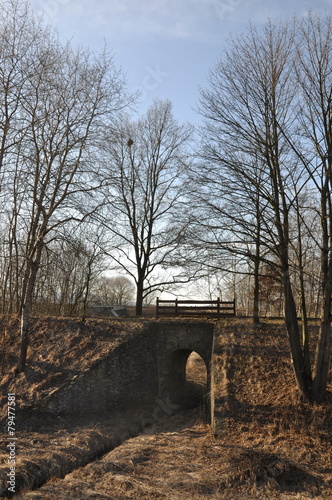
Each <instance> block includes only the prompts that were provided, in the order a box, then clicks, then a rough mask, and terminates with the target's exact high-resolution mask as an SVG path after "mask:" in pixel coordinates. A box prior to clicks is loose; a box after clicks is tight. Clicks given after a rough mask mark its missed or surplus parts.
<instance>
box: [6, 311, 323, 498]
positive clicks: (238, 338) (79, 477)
mask: <svg viewBox="0 0 332 500" xmlns="http://www.w3.org/2000/svg"><path fill="white" fill-rule="evenodd" d="M40 321H42V320H40ZM118 325H119V323H116V322H115V325H113V326H111V324H110V329H112V328H113V329H115V330H116V328H117V326H118ZM40 326H42V325H40ZM122 326H123V325H122ZM67 327H68V330H67V334H65V333H64V332H65V328H64V325H63V328H62V335H64V336H65V337H66V335H68V337H70V336H71V335H73V337H71V339H73V338H76V340H75V344H74V346H76V347H74V346H72V347H71V348H69V349H68V350H67V351H65V350H63V351H62V357H61V360H62V363H63V367H64V369H68V366H69V365H70V364H71V363H72V362H73V363H74V357H75V356H74V352H75V349H79V346H81V342H80V341H79V337H80V336H81V337H82V332H81V333H80V334H79V333H78V330H74V332H72V333H69V331H70V329H71V326H70V324H69V323H67ZM89 328H91V330H92V329H93V328H95V333H94V334H92V333H91V330H89V331H90V335H91V336H93V335H95V341H94V342H93V343H91V344H89V335H87V337H88V338H87V339H86V340H84V346H85V347H84V348H83V345H82V346H81V348H82V350H81V355H82V356H84V354H83V353H84V352H85V353H86V354H87V361H86V363H88V362H90V361H91V360H92V359H94V356H97V355H98V354H97V352H96V351H94V349H95V348H97V346H98V348H102V345H103V341H102V338H100V340H99V341H98V340H97V337H98V335H97V333H96V331H97V328H96V326H95V327H92V326H90V327H89ZM137 328H138V329H139V328H140V325H136V326H135V324H134V323H131V326H130V327H129V326H128V329H129V330H131V333H133V332H134V331H135V329H137ZM218 328H219V331H218V343H219V345H220V348H221V349H220V352H219V354H218V355H221V353H222V352H224V353H227V363H226V364H227V366H224V370H225V373H227V376H226V381H225V380H224V382H223V383H226V385H227V390H228V398H227V400H226V401H225V408H223V412H222V414H220V422H221V425H220V427H219V429H221V432H220V433H219V436H214V435H212V433H211V429H210V427H209V426H208V425H205V424H203V423H202V415H201V413H200V410H199V409H196V410H191V411H189V412H183V413H181V414H178V415H175V416H172V417H168V416H165V418H164V419H163V420H160V421H159V422H156V423H155V424H154V425H152V426H149V427H145V426H144V425H143V426H142V425H141V424H142V422H144V419H143V417H142V415H143V413H144V414H145V415H148V414H149V411H151V409H149V408H144V409H142V408H141V409H137V410H136V411H134V412H124V413H121V412H120V413H119V414H118V415H111V416H107V415H99V416H98V418H97V419H96V420H94V421H93V422H91V421H86V422H84V421H81V422H79V421H75V422H68V421H65V420H63V419H56V420H55V421H54V420H53V421H52V420H51V419H50V417H48V418H47V419H45V418H44V417H42V420H40V417H38V415H35V416H34V417H31V414H29V419H28V420H27V419H24V418H23V415H22V420H21V422H20V423H19V426H20V436H19V449H18V463H17V467H18V480H20V481H22V487H23V491H24V492H22V493H21V495H18V496H17V497H16V498H22V499H23V498H24V499H30V498H31V499H33V498H35V499H37V498H38V499H39V498H40V499H45V500H55V499H57V500H61V499H67V498H69V495H70V498H72V499H113V500H120V499H121V500H126V499H132V500H138V499H141V498H142V499H147V500H150V499H151V500H152V499H165V500H166V499H167V500H173V499H174V500H175V499H181V500H182V499H184V500H196V499H203V498H206V499H216V500H217V499H218V500H219V499H227V500H232V499H234V500H235V499H236V500H238V499H240V500H241V499H243V500H245V499H255V498H261V499H266V500H273V499H282V500H286V499H290V498H292V499H293V498H294V499H298V500H304V499H307V498H308V499H309V498H317V499H332V417H331V413H332V412H331V409H332V401H331V392H332V384H331V377H330V385H329V397H328V401H327V402H326V404H324V405H321V406H317V405H315V406H310V405H308V404H304V403H302V402H300V401H299V400H298V398H297V393H296V390H295V388H294V379H293V373H292V367H291V363H290V361H289V351H288V345H287V339H286V335H285V332H284V327H283V325H282V324H281V323H275V324H273V323H270V324H267V323H265V324H262V325H260V326H259V327H256V328H253V327H252V325H251V324H250V323H249V322H245V321H243V320H241V321H240V320H227V322H223V323H222V322H221V323H219V326H218ZM42 330H43V334H42V335H41V337H40V340H39V341H38V345H40V346H43V348H44V349H45V352H47V353H48V362H49V365H48V371H49V372H52V371H53V376H51V374H49V377H50V378H49V381H50V382H51V381H52V383H54V381H56V380H57V378H56V375H55V373H57V371H58V370H59V366H60V365H59V364H58V363H59V360H58V357H57V356H56V349H54V350H53V351H52V346H51V345H50V344H51V341H52V337H51V338H50V339H49V341H47V337H45V333H46V331H47V330H48V328H46V327H45V326H44V327H43V328H42ZM115 330H112V331H113V332H114V339H115V341H118V340H116V339H118V338H119V339H120V341H121V338H123V337H121V335H122V334H121V332H118V333H117V334H116V332H115ZM127 333H129V334H131V333H130V332H127ZM59 335H60V329H59ZM117 335H118V336H117ZM60 336H61V335H60ZM53 339H54V338H53ZM90 340H91V339H90ZM82 342H83V340H82ZM99 342H100V343H99ZM63 344H64V345H68V346H70V345H71V343H70V339H69V338H68V339H63ZM94 346H95V347H94ZM104 348H106V347H105V346H104ZM93 351H94V352H93ZM51 352H53V355H52V354H51ZM65 352H67V353H68V359H69V360H71V361H68V362H67V360H66V357H65ZM88 359H89V360H90V361H88ZM37 360H38V358H37ZM231 360H233V361H234V362H232V361H231ZM220 361H221V360H220ZM191 362H192V364H193V365H194V366H195V365H196V366H197V365H199V360H197V359H196V361H195V358H194V359H192V360H191ZM84 363H85V361H84ZM85 366H87V365H85ZM72 369H74V370H75V369H76V370H78V369H79V365H78V364H77V365H75V364H74V367H72ZM200 373H201V374H202V371H200ZM193 374H194V371H191V378H194V376H193ZM8 377H9V375H8V374H7V375H5V377H4V381H5V382H4V384H3V385H2V387H3V388H4V389H5V390H7V388H8V387H12V386H9V385H8V380H7V378H8ZM26 378H27V381H26V384H28V385H29V386H31V387H30V389H29V397H28V400H29V401H30V400H31V399H32V398H33V397H37V396H38V391H40V392H41V393H43V394H44V393H45V391H46V385H47V384H45V383H44V385H43V384H41V381H37V382H36V383H35V382H34V381H33V380H32V381H29V380H28V375H27V377H26ZM11 383H14V382H11ZM35 384H37V385H38V384H41V385H38V386H36V387H33V388H32V386H34V385H35ZM217 389H218V388H217ZM15 390H16V391H17V393H18V392H19V386H18V385H17V386H16V387H15ZM24 420H25V421H24ZM137 434H139V435H137ZM135 435H137V437H133V436H135ZM5 442H6V441H5V439H4V440H3V446H2V450H5ZM121 442H122V444H121V445H120V446H117V445H118V444H120V443H121ZM5 453H6V452H5ZM5 453H3V454H2V457H1V458H5ZM89 462H90V463H89ZM2 463H4V461H2ZM85 464H86V465H85ZM5 472H6V465H5V463H4V465H3V466H2V467H1V469H0V473H1V476H2V478H4V474H5ZM43 483H45V484H44V485H43V486H41V487H39V486H40V485H41V484H43ZM33 488H38V489H36V490H35V491H30V492H29V491H28V490H31V489H33Z"/></svg>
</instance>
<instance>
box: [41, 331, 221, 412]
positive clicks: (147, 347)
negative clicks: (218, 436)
mask: <svg viewBox="0 0 332 500" xmlns="http://www.w3.org/2000/svg"><path fill="white" fill-rule="evenodd" d="M213 344H214V325H213V324H210V323H204V322H184V321H181V322H172V321H168V322H159V321H156V322H147V323H146V325H145V327H144V328H143V331H141V332H140V333H137V334H135V335H134V336H132V337H130V338H129V339H128V340H126V341H124V342H123V343H121V344H120V345H118V346H116V347H115V348H114V349H113V350H112V351H111V352H110V353H109V354H108V355H107V356H106V357H104V358H101V359H99V360H98V361H97V362H95V363H94V365H93V366H92V367H90V369H89V370H88V371H85V372H82V373H81V374H79V375H77V376H75V377H74V378H72V379H71V380H68V381H67V382H66V383H65V384H64V385H63V386H62V387H60V388H58V389H56V390H55V391H54V392H53V393H52V394H51V395H50V396H48V397H47V398H46V399H45V400H44V401H43V402H42V403H41V405H40V406H41V407H43V409H44V410H46V411H48V412H51V413H53V414H67V415H68V414H72V415H75V414H76V415H79V414H84V415H86V414H89V413H90V414H91V413H93V414H102V415H103V414H104V415H105V414H107V413H108V412H110V411H112V410H119V409H124V410H130V409H133V408H137V407H142V406H143V405H149V404H156V402H158V404H159V405H161V406H163V407H164V409H165V411H166V412H168V413H169V414H170V413H171V412H172V411H173V410H174V409H182V408H184V407H186V405H187V403H188V384H187V381H186V365H187V360H188V357H189V355H190V354H191V353H192V352H196V353H197V354H199V356H201V358H202V359H203V361H204V363H205V366H206V375H207V376H206V380H207V386H206V392H205V403H206V405H205V406H206V411H207V415H208V419H210V417H211V415H212V405H213V402H212V401H211V398H210V394H211V379H212V376H211V366H212V364H211V360H212V355H213ZM189 399H190V398H189Z"/></svg>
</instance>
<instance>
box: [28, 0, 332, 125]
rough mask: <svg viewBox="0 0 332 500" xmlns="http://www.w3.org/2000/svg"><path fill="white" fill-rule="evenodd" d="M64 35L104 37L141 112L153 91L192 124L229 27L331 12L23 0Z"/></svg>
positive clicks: (271, 0) (186, 0) (252, 3)
mask: <svg viewBox="0 0 332 500" xmlns="http://www.w3.org/2000/svg"><path fill="white" fill-rule="evenodd" d="M30 4H31V7H32V8H33V10H34V11H36V12H37V13H39V14H41V13H42V14H43V15H44V18H45V21H46V22H47V23H48V24H52V25H53V26H54V27H55V28H56V29H57V30H58V31H59V34H60V37H61V38H63V39H64V40H68V39H71V40H72V43H74V44H76V43H77V44H83V45H86V46H89V47H91V48H93V49H97V50H98V49H99V48H101V47H102V46H103V45H104V41H106V43H107V45H108V47H109V48H110V49H112V50H113V52H114V55H115V61H116V64H117V66H120V67H121V68H122V69H123V71H124V73H125V74H126V75H127V82H128V85H129V88H130V89H131V90H137V89H139V90H140V91H141V102H140V105H139V111H140V112H141V113H144V112H145V111H146V109H147V108H148V106H149V105H150V104H151V102H152V100H153V99H154V98H156V97H158V98H161V99H166V98H168V99H170V100H171V101H172V102H173V106H174V108H173V109H174V114H175V116H176V117H177V118H178V119H179V120H180V121H181V122H185V121H188V122H190V123H193V124H198V123H199V121H200V118H199V116H198V115H197V113H196V112H195V108H196V107H197V103H198V99H199V92H198V88H199V86H202V87H204V86H206V81H207V76H208V72H209V69H211V68H212V67H213V66H214V64H215V63H216V62H217V59H218V58H219V56H220V55H221V53H222V50H223V48H224V47H225V41H226V39H227V37H228V36H229V34H230V33H239V32H242V31H244V30H245V29H246V26H247V25H248V22H249V20H250V21H252V22H253V23H254V24H255V25H256V26H258V27H259V26H260V25H262V24H263V23H264V22H265V21H266V20H267V19H268V18H269V17H270V18H272V19H280V18H287V17H291V16H292V15H293V14H294V13H295V14H297V15H299V16H301V15H305V13H306V11H307V9H308V8H309V7H310V6H312V10H313V11H314V12H321V13H322V14H324V13H325V12H329V13H331V12H332V0H315V1H314V2H309V1H308V2H307V1H306V0H288V1H287V0H281V1H276V0H178V1H177V0H154V1H152V0H139V1H138V0H98V1H97V0H94V1H93V0H31V1H30Z"/></svg>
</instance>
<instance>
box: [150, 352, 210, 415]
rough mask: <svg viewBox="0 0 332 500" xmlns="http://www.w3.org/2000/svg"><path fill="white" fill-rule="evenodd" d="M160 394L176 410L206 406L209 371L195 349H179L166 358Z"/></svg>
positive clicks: (161, 376)
mask: <svg viewBox="0 0 332 500" xmlns="http://www.w3.org/2000/svg"><path fill="white" fill-rule="evenodd" d="M159 395H160V397H161V398H162V399H163V400H164V401H168V402H169V403H170V404H171V405H172V408H174V412H175V411H181V410H184V409H191V408H196V407H200V406H201V407H202V408H203V407H204V408H205V406H206V401H207V395H208V373H207V367H206V364H205V362H204V360H203V358H202V357H201V356H200V355H199V354H198V353H197V352H195V351H192V350H189V349H178V350H176V351H173V352H172V353H171V354H169V355H168V357H167V358H166V360H165V363H164V365H163V367H162V370H161V373H160V380H159Z"/></svg>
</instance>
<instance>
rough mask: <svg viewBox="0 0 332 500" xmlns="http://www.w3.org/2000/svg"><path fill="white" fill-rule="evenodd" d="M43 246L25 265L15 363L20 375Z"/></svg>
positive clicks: (27, 343)
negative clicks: (19, 340) (18, 347)
mask: <svg viewBox="0 0 332 500" xmlns="http://www.w3.org/2000/svg"><path fill="white" fill-rule="evenodd" d="M42 249H43V246H42V245H40V247H39V248H38V249H37V255H36V258H35V260H34V261H32V260H29V261H28V263H27V272H26V277H27V283H26V284H25V286H24V290H25V295H24V297H22V306H21V342H20V353H19V358H18V363H17V372H18V373H21V372H23V371H24V369H25V364H26V359H27V352H28V346H29V322H30V314H31V309H32V302H33V292H34V288H35V283H36V278H37V273H38V270H39V266H40V261H41V254H42Z"/></svg>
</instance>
